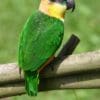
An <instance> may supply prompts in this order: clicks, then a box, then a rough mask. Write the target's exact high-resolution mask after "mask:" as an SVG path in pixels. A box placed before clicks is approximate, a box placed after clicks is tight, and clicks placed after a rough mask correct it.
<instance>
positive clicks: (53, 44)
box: [19, 12, 64, 71]
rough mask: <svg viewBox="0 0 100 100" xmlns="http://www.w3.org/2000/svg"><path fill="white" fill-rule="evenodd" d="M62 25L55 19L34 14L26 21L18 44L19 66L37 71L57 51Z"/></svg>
mask: <svg viewBox="0 0 100 100" xmlns="http://www.w3.org/2000/svg"><path fill="white" fill-rule="evenodd" d="M63 33H64V25H63V23H62V22H61V21H59V20H58V19H56V18H53V17H49V16H47V15H45V14H43V13H41V12H36V13H35V14H33V15H32V16H31V17H30V18H29V19H28V21H27V23H26V25H25V27H24V29H23V31H22V33H21V36H20V43H19V66H20V68H21V69H23V70H31V71H35V70H38V68H40V67H41V66H42V65H43V64H44V63H45V62H46V61H47V60H48V59H49V58H50V57H51V56H52V55H54V53H55V52H56V50H57V49H58V47H59V46H60V44H61V41H62V38H63Z"/></svg>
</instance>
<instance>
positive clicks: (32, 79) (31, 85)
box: [24, 71, 39, 96]
mask: <svg viewBox="0 0 100 100" xmlns="http://www.w3.org/2000/svg"><path fill="white" fill-rule="evenodd" d="M38 76H39V75H38V73H37V71H34V72H31V71H25V72H24V77H25V89H26V91H27V93H28V95H29V96H36V95H37V92H38V84H39V79H38Z"/></svg>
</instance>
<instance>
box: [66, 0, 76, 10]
mask: <svg viewBox="0 0 100 100" xmlns="http://www.w3.org/2000/svg"><path fill="white" fill-rule="evenodd" d="M66 6H67V10H70V9H72V12H73V11H74V10H75V1H74V0H66Z"/></svg>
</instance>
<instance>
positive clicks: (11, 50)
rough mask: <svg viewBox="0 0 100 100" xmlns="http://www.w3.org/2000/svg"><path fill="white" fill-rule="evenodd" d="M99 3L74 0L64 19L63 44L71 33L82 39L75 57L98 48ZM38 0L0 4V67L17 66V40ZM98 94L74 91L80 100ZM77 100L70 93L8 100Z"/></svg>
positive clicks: (49, 93) (96, 97)
mask: <svg viewBox="0 0 100 100" xmlns="http://www.w3.org/2000/svg"><path fill="white" fill-rule="evenodd" d="M99 4H100V1H99V0H95V1H94V0H76V10H75V12H74V13H70V12H68V13H67V14H66V19H65V36H64V40H63V43H64V42H65V41H66V40H67V39H68V38H69V36H70V35H71V34H72V33H74V34H76V35H77V36H79V38H80V39H81V43H80V44H79V46H78V47H77V49H76V51H75V53H80V52H87V51H93V50H97V49H99V48H100V45H99V44H100V8H99ZM37 5H38V2H37V0H34V1H32V0H28V1H27V0H2V2H1V3H0V63H8V62H17V48H18V37H19V33H20V32H21V30H22V27H23V25H24V23H25V21H26V19H27V18H28V17H29V16H30V15H31V14H32V12H33V11H34V10H35V9H37ZM99 93H100V90H99V89H98V90H97V89H93V90H89V89H88V90H76V94H77V96H78V98H79V100H90V99H91V100H94V99H95V100H99V98H100V95H99ZM33 98H34V100H44V98H45V99H46V100H67V99H68V100H76V97H75V95H74V92H73V90H63V91H52V92H51V91H50V92H45V93H39V95H38V96H37V97H28V96H27V95H24V96H16V97H12V98H11V99H10V100H22V99H26V100H33Z"/></svg>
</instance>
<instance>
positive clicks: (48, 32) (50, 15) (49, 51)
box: [18, 0, 75, 96]
mask: <svg viewBox="0 0 100 100" xmlns="http://www.w3.org/2000/svg"><path fill="white" fill-rule="evenodd" d="M74 8H75V2H74V0H41V2H40V6H39V9H38V10H37V11H36V12H34V13H33V14H32V15H31V16H30V17H29V18H28V20H27V22H26V24H25V26H24V28H23V30H22V32H21V34H20V40H19V52H18V64H19V68H20V69H21V70H23V72H24V78H25V89H26V92H27V94H28V95H29V96H36V95H37V92H38V85H39V72H40V71H41V70H40V69H42V68H43V67H45V66H46V65H47V64H48V63H49V62H50V61H51V58H53V57H54V54H55V52H56V51H57V49H58V48H59V46H60V45H61V42H62V39H63V34H64V16H65V13H66V10H69V9H72V11H73V10H74Z"/></svg>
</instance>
